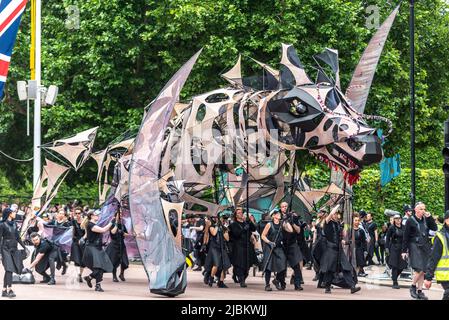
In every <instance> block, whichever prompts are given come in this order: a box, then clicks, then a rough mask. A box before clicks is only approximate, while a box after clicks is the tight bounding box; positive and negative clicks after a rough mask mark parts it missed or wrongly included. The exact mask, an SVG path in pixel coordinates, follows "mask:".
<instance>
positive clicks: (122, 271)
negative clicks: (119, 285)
mask: <svg viewBox="0 0 449 320" xmlns="http://www.w3.org/2000/svg"><path fill="white" fill-rule="evenodd" d="M117 269H118V267H114V268H113V269H112V276H113V277H114V278H117ZM124 273H125V268H123V266H120V274H124Z"/></svg>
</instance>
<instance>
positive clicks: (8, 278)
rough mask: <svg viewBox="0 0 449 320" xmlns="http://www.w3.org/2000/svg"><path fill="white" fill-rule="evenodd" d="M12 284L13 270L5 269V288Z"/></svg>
mask: <svg viewBox="0 0 449 320" xmlns="http://www.w3.org/2000/svg"><path fill="white" fill-rule="evenodd" d="M11 286H12V272H11V271H5V276H4V277H3V289H6V287H11Z"/></svg>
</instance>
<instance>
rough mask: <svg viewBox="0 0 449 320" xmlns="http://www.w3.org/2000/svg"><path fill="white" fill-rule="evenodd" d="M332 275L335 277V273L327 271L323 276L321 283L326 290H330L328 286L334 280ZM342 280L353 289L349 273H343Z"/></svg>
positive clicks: (352, 281)
mask: <svg viewBox="0 0 449 320" xmlns="http://www.w3.org/2000/svg"><path fill="white" fill-rule="evenodd" d="M334 275H335V272H333V271H327V272H326V273H325V274H324V278H323V282H324V285H325V286H326V287H327V288H330V286H331V284H332V280H334ZM343 278H344V279H345V282H346V283H347V284H349V285H350V286H351V287H353V286H354V285H355V283H354V279H353V277H352V272H351V271H343Z"/></svg>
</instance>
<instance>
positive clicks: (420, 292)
mask: <svg viewBox="0 0 449 320" xmlns="http://www.w3.org/2000/svg"><path fill="white" fill-rule="evenodd" d="M418 300H429V298H427V297H426V295H425V294H424V292H422V290H419V291H418Z"/></svg>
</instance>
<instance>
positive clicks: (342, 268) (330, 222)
mask: <svg viewBox="0 0 449 320" xmlns="http://www.w3.org/2000/svg"><path fill="white" fill-rule="evenodd" d="M338 208H339V205H337V206H336V207H335V208H334V209H333V210H332V211H331V212H330V213H329V215H328V216H327V217H326V218H325V221H324V227H323V230H324V237H325V239H326V249H325V250H324V252H323V255H322V257H321V261H320V272H321V273H322V274H323V282H324V285H325V288H326V291H325V293H331V284H332V281H333V279H334V275H335V273H337V274H338V273H340V272H341V273H342V274H343V278H344V282H345V283H346V284H347V285H348V286H350V288H351V293H355V292H357V291H360V289H361V288H360V287H356V286H355V280H354V278H353V273H352V271H353V267H352V265H351V264H350V263H349V260H348V258H347V257H346V254H345V253H344V251H343V247H342V243H341V240H342V237H341V236H342V234H341V232H342V229H341V223H340V222H339V221H338V216H337V215H338V213H337V210H338Z"/></svg>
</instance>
